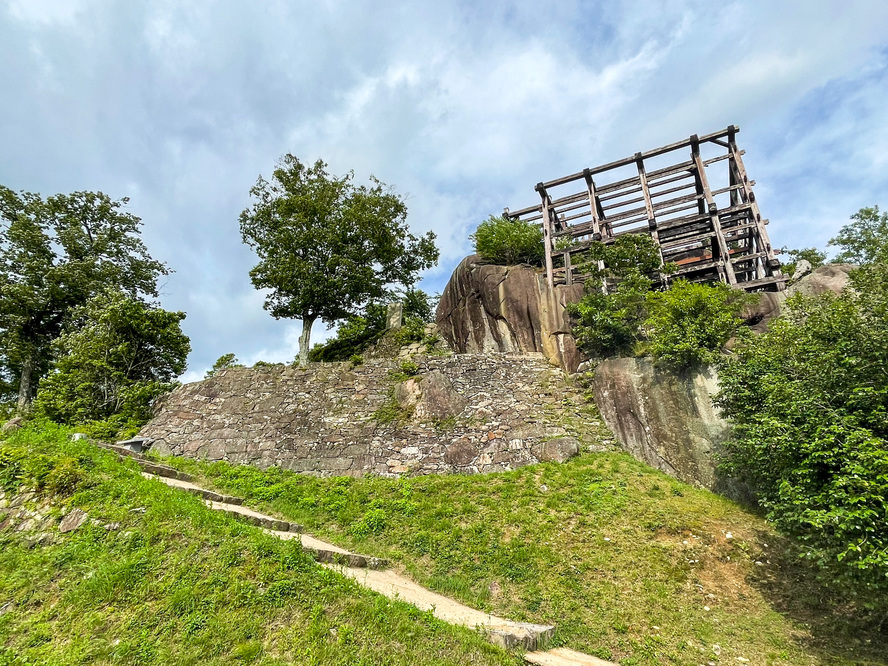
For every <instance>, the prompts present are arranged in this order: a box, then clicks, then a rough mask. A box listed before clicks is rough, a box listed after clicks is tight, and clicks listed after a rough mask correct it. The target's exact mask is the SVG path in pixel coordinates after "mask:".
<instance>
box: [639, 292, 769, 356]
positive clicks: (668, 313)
mask: <svg viewBox="0 0 888 666" xmlns="http://www.w3.org/2000/svg"><path fill="white" fill-rule="evenodd" d="M755 299H756V296H755V295H750V294H747V293H746V292H744V291H741V290H739V289H732V288H731V287H729V286H728V285H726V284H721V283H717V284H698V283H693V282H688V281H687V280H676V281H675V282H674V283H673V284H672V286H671V287H670V288H669V289H667V290H665V291H659V292H651V293H649V294H648V295H647V309H648V313H649V314H648V317H647V319H646V320H645V322H644V328H645V334H646V336H647V337H648V339H649V341H650V342H649V345H648V352H649V353H650V354H651V355H652V356H653V357H654V358H655V359H656V360H657V361H658V362H660V363H662V364H663V365H666V366H668V367H670V368H672V369H674V370H686V369H690V368H693V367H696V366H701V365H707V364H710V363H714V362H715V361H716V360H718V358H719V356H720V353H721V350H722V349H723V348H724V346H725V343H727V341H728V340H729V339H730V338H731V337H732V336H734V335H737V334H739V333H740V332H741V331H743V332H745V331H746V330H747V329H745V328H744V326H743V320H742V319H741V318H740V312H741V311H742V310H743V308H744V306H745V305H746V304H747V303H750V302H751V301H754V300H755Z"/></svg>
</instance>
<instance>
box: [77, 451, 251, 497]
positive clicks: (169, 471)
mask: <svg viewBox="0 0 888 666" xmlns="http://www.w3.org/2000/svg"><path fill="white" fill-rule="evenodd" d="M93 443H94V444H95V445H96V446H99V447H101V448H103V449H107V450H108V451H113V452H114V453H116V454H117V455H118V457H120V458H132V459H133V460H135V461H136V463H137V464H138V465H139V467H141V468H142V471H144V472H148V473H149V474H154V475H155V476H162V477H165V478H167V479H178V480H180V481H193V480H194V478H193V477H192V476H191V475H190V474H186V473H185V472H180V471H179V470H177V469H175V468H173V467H170V466H169V465H161V464H159V463H156V462H153V461H151V460H149V459H148V458H146V457H145V456H144V455H142V454H141V453H137V452H136V451H132V450H130V449H128V448H126V447H123V446H117V445H116V444H108V443H107V442H93ZM235 499H236V498H235Z"/></svg>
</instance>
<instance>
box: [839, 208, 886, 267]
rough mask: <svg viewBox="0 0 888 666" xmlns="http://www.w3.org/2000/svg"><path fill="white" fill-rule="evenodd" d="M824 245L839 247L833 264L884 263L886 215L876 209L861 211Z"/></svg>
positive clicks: (862, 209) (863, 209)
mask: <svg viewBox="0 0 888 666" xmlns="http://www.w3.org/2000/svg"><path fill="white" fill-rule="evenodd" d="M851 219H852V220H854V221H853V222H852V223H851V224H846V225H845V226H844V227H842V228H841V229H840V230H839V233H838V235H837V236H836V237H835V238H832V239H830V241H829V243H828V245H835V246H838V247H841V248H843V250H842V251H841V252H839V253H838V254H837V255H836V256H835V258H834V259H833V261H837V262H845V263H849V264H870V263H875V262H880V263H888V213H880V212H879V207H878V206H873V207H872V208H861V209H860V210H859V211H857V212H856V213H854V215H852V216H851Z"/></svg>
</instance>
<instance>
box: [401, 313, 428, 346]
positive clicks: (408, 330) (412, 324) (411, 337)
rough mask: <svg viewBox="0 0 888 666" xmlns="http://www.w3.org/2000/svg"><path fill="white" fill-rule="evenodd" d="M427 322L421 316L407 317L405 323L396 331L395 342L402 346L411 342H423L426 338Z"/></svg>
mask: <svg viewBox="0 0 888 666" xmlns="http://www.w3.org/2000/svg"><path fill="white" fill-rule="evenodd" d="M425 327H426V323H425V322H424V321H423V320H422V319H420V318H419V317H406V318H405V319H404V325H403V326H401V328H399V329H398V330H397V331H396V332H395V342H396V343H398V345H400V346H404V345H409V344H410V343H411V342H422V340H423V338H425Z"/></svg>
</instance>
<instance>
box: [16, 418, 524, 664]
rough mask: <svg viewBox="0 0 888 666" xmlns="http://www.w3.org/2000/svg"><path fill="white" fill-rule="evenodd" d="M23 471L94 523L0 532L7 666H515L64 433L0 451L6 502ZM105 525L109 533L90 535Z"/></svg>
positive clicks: (474, 640) (34, 436)
mask: <svg viewBox="0 0 888 666" xmlns="http://www.w3.org/2000/svg"><path fill="white" fill-rule="evenodd" d="M17 464H23V465H24V467H25V468H26V469H25V470H24V471H23V472H22V474H24V476H26V477H28V476H31V477H32V478H43V477H44V476H45V474H46V472H51V471H52V470H53V469H64V470H67V476H65V475H63V478H65V479H68V480H69V481H70V480H71V479H75V480H76V479H77V478H78V475H79V476H82V477H83V479H82V482H81V483H80V484H79V485H78V486H77V488H76V489H75V490H74V492H73V493H72V494H66V495H55V496H53V497H52V498H51V500H52V507H53V508H52V509H51V510H52V511H53V512H55V513H56V514H57V515H61V514H62V513H64V512H66V511H67V510H68V509H69V508H70V507H74V506H76V507H80V508H83V509H84V510H86V511H87V512H88V513H89V515H90V517H91V523H89V524H87V525H86V526H84V527H81V528H80V529H78V530H77V531H75V532H71V533H69V534H66V535H59V536H58V537H57V540H56V542H55V543H54V544H53V545H47V546H37V547H34V548H31V549H28V548H27V547H25V545H24V544H23V539H22V536H21V535H19V534H16V533H11V532H9V531H0V609H2V610H0V664H2V665H6V664H22V665H24V664H83V663H98V664H105V663H108V664H111V663H121V664H150V663H157V664H236V663H259V664H284V663H300V664H303V663H304V664H508V663H517V661H518V659H517V658H516V657H515V656H512V655H508V654H506V653H505V652H504V651H502V650H500V649H498V648H495V647H493V646H491V645H489V644H487V643H486V642H485V641H484V639H483V638H482V637H481V636H479V635H477V634H476V633H474V632H471V631H468V630H464V629H459V628H455V627H451V626H449V625H445V624H443V623H441V622H439V621H437V620H435V619H434V618H432V617H431V616H430V615H429V614H424V613H421V612H419V611H417V610H416V609H415V608H412V607H410V606H407V605H406V604H401V603H392V602H389V601H387V600H385V599H384V598H382V597H380V596H378V595H376V594H373V593H370V592H367V591H364V590H363V589H361V588H359V587H357V586H356V585H355V584H353V583H351V582H350V581H348V580H346V579H344V578H342V577H341V576H339V575H337V574H334V573H332V572H330V571H329V570H327V569H324V568H322V567H320V566H318V565H316V564H315V563H314V562H312V561H310V560H309V559H308V558H307V557H306V556H305V555H304V554H303V553H302V551H301V549H300V548H299V547H298V546H296V545H295V542H292V541H291V542H281V541H278V540H276V539H274V538H272V537H269V536H266V535H265V534H263V533H262V532H261V531H260V530H258V529H257V528H254V527H250V526H246V525H244V524H242V523H240V522H236V521H234V520H232V519H231V518H229V517H227V516H225V515H223V514H220V513H218V512H212V511H210V510H209V509H207V508H206V507H205V506H204V505H203V503H202V502H200V501H199V500H198V499H197V498H195V497H193V496H191V495H188V494H186V493H182V492H180V491H176V490H173V489H171V488H168V487H166V486H164V485H162V484H160V483H158V482H155V481H149V480H146V479H144V478H143V477H141V476H140V474H139V473H138V471H137V468H136V467H135V466H134V465H133V464H132V463H121V462H119V461H118V460H117V459H116V458H115V456H113V455H112V454H110V453H108V452H105V451H103V450H101V449H97V448H96V447H94V446H92V445H90V444H86V443H83V442H69V441H67V432H66V431H64V430H62V429H60V428H56V427H54V426H43V427H42V428H40V427H33V426H32V427H31V428H29V429H27V430H25V431H22V432H20V433H17V434H16V435H14V436H12V437H10V438H9V440H8V441H0V484H2V485H4V486H6V490H7V491H8V492H7V497H8V496H9V491H10V490H13V489H14V488H15V487H16V486H19V487H21V482H20V480H18V478H17V476H20V474H17V473H14V472H15V470H16V469H17V467H16V465H17ZM72 469H73V470H74V472H73V473H72V472H71V470H72ZM28 470H30V472H29V471H28ZM52 478H53V476H49V477H47V481H49V480H51V479H52ZM50 485H51V484H50ZM46 492H47V491H44V493H43V497H41V498H38V500H36V501H37V502H38V503H40V502H43V501H45V499H46ZM142 508H143V509H144V511H142ZM0 519H2V517H0ZM114 522H119V523H120V527H119V529H112V530H109V529H105V528H104V527H103V526H101V525H100V524H99V523H114Z"/></svg>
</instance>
